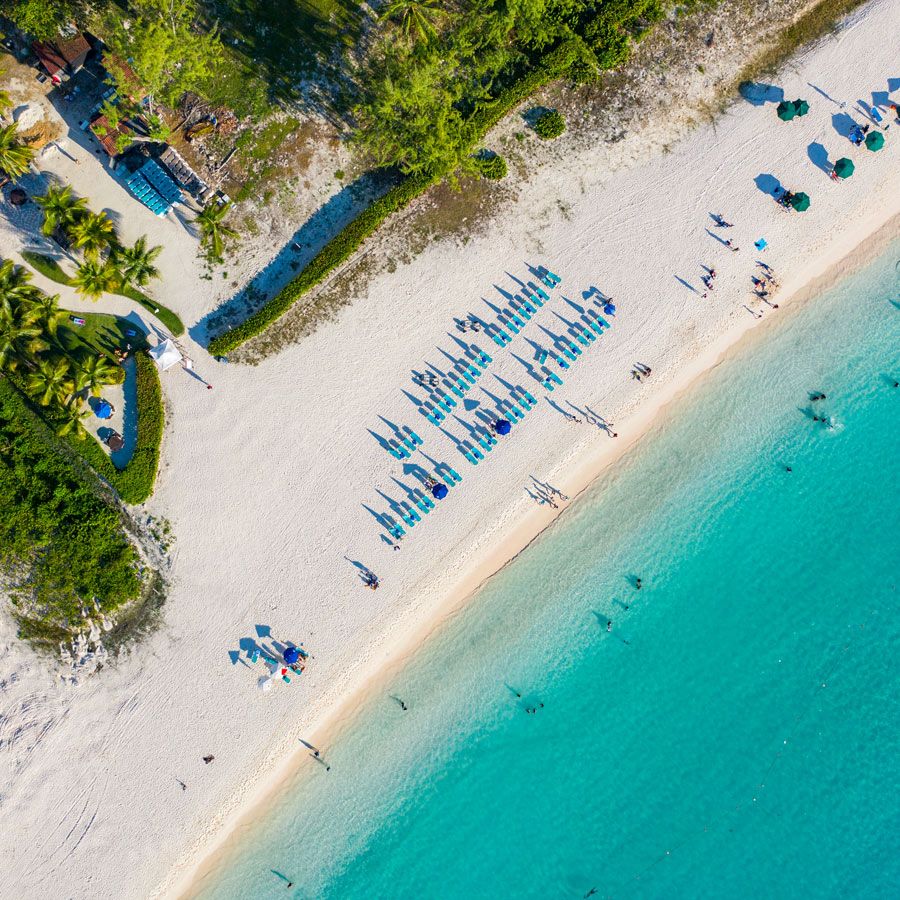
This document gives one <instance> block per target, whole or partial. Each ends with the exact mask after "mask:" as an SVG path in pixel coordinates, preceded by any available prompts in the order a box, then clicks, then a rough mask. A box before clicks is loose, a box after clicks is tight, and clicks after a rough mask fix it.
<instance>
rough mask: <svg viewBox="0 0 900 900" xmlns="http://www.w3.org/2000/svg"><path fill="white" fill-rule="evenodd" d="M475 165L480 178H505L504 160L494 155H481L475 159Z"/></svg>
mask: <svg viewBox="0 0 900 900" xmlns="http://www.w3.org/2000/svg"><path fill="white" fill-rule="evenodd" d="M475 165H476V166H477V168H478V171H479V173H480V174H481V177H482V178H492V179H498V180H499V179H500V178H506V175H507V171H508V170H507V167H506V160H505V159H504V158H503V157H502V156H498V155H497V154H496V153H481V154H479V155H478V156H476V157H475Z"/></svg>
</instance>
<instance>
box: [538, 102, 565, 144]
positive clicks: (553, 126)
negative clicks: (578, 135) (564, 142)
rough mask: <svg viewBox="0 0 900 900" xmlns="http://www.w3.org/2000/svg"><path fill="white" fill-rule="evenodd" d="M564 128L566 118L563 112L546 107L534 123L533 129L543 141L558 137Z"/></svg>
mask: <svg viewBox="0 0 900 900" xmlns="http://www.w3.org/2000/svg"><path fill="white" fill-rule="evenodd" d="M565 130H566V120H565V119H564V118H563V114H562V113H561V112H558V111H557V110H555V109H548V110H547V112H543V113H541V114H540V115H539V116H538V117H537V119H536V120H535V123H534V131H535V134H537V136H538V137H541V138H543V139H544V140H545V141H550V140H553V138H558V137H559V136H560V135H561V134H562V133H563V132H564V131H565Z"/></svg>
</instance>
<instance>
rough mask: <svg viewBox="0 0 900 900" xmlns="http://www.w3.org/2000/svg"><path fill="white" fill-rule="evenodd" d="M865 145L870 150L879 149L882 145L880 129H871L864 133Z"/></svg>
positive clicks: (882, 138)
mask: <svg viewBox="0 0 900 900" xmlns="http://www.w3.org/2000/svg"><path fill="white" fill-rule="evenodd" d="M866 146H867V147H868V148H869V149H870V150H872V151H875V150H880V149H881V148H882V147H883V146H884V135H883V134H882V133H881V132H880V131H872V132H870V133H869V134H867V135H866Z"/></svg>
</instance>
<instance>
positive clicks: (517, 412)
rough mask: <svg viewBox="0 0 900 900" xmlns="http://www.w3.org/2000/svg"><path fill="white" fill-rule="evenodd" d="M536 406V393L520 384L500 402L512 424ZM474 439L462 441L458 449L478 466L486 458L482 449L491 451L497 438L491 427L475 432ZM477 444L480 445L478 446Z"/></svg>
mask: <svg viewBox="0 0 900 900" xmlns="http://www.w3.org/2000/svg"><path fill="white" fill-rule="evenodd" d="M535 406H537V400H536V399H535V398H534V395H533V394H531V393H530V392H529V391H526V390H525V388H523V387H520V386H519V385H516V386H515V387H514V388H513V389H512V391H511V392H510V397H509V399H506V400H501V401H500V402H499V404H498V408H499V411H500V413H501V415H504V416H509V420H510V424H518V423H519V422H521V421H522V420H523V419H524V418H525V416H526V414H527V413H529V412H531V410H533V409H534V408H535ZM474 440H475V443H474V444H473V443H472V442H471V441H460V443H459V446H458V447H457V449H458V450H459V452H460V453H462V455H463V456H464V457H465V458H466V459H467V460H468V461H469V462H470V463H471V464H472V465H473V466H477V465H478V463H480V462H481V461H482V460H483V459H484V454H483V453H482V452H481V450H484V451H485V452H486V453H490V452H491V451H492V450H493V449H494V447H496V446H497V438H495V437H494V435H493V433H492V432H491V431H490V430H489V429H487V428H484V429H483V430H481V431H478V432H477V433H476V434H475V437H474ZM475 444H478V446H477V447H476V446H475ZM479 447H480V448H481V450H479Z"/></svg>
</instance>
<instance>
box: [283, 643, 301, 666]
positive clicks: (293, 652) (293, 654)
mask: <svg viewBox="0 0 900 900" xmlns="http://www.w3.org/2000/svg"><path fill="white" fill-rule="evenodd" d="M298 659H300V651H299V650H298V649H297V648H296V647H287V648H286V649H285V651H284V661H285V662H286V663H287V664H288V665H289V666H292V665H294V663H295V662H297V660H298Z"/></svg>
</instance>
